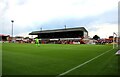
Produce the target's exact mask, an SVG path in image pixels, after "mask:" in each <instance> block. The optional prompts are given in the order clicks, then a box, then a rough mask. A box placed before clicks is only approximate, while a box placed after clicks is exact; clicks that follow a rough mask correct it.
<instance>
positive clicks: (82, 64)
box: [56, 49, 113, 77]
mask: <svg viewBox="0 0 120 77" xmlns="http://www.w3.org/2000/svg"><path fill="white" fill-rule="evenodd" d="M111 50H113V49H110V50H108V51H106V52H104V53H102V54H100V55H98V56H96V57H94V58H92V59H90V60H88V61H86V62H84V63H82V64H80V65H78V66H76V67H74V68H72V69H70V70H68V71H66V72H63V73H61V74H59V75H58V76H56V77H60V76H63V75H65V74H67V73H69V72H71V71H73V70H75V69H77V68H79V67H82V66H83V65H85V64H87V63H89V62H91V61H92V60H94V59H96V58H98V57H100V56H102V55H104V54H105V53H107V52H109V51H111Z"/></svg>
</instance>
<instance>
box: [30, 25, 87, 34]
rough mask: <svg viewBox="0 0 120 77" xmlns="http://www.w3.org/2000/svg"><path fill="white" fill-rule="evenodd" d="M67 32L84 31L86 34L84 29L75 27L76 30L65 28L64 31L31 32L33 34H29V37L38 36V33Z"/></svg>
mask: <svg viewBox="0 0 120 77" xmlns="http://www.w3.org/2000/svg"><path fill="white" fill-rule="evenodd" d="M68 31H84V32H88V31H87V30H86V29H85V28H84V27H76V28H66V29H55V30H43V31H33V32H31V33H29V35H38V34H40V33H55V32H68Z"/></svg>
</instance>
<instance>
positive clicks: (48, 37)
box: [29, 27, 88, 44]
mask: <svg viewBox="0 0 120 77" xmlns="http://www.w3.org/2000/svg"><path fill="white" fill-rule="evenodd" d="M29 35H38V38H39V39H40V42H41V43H55V44H56V43H57V44H61V43H62V44H72V43H76V44H80V43H82V44H83V43H84V41H83V39H84V38H87V37H88V31H87V30H86V29H85V28H84V27H77V28H65V29H56V30H43V31H33V32H31V33H29Z"/></svg>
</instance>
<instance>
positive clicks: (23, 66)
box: [2, 43, 118, 76]
mask: <svg viewBox="0 0 120 77" xmlns="http://www.w3.org/2000/svg"><path fill="white" fill-rule="evenodd" d="M110 49H112V45H65V44H40V46H39V47H38V46H36V45H35V44H15V43H4V44H3V45H2V60H3V61H2V63H3V66H2V73H3V75H56V76H57V75H59V74H61V73H64V72H65V71H68V70H70V69H72V68H74V67H76V66H78V65H80V64H82V63H84V62H86V61H88V60H90V59H92V58H94V57H96V56H98V55H100V54H102V53H104V52H106V51H108V50H110ZM116 50H117V49H113V50H111V51H109V52H107V53H105V54H104V55H102V56H100V57H98V58H96V59H94V60H92V61H90V62H89V63H87V64H85V65H83V66H82V67H80V68H77V69H75V70H73V71H71V72H69V73H67V74H66V75H117V74H118V56H116V55H115V53H116Z"/></svg>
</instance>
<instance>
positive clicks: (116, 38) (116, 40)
mask: <svg viewBox="0 0 120 77" xmlns="http://www.w3.org/2000/svg"><path fill="white" fill-rule="evenodd" d="M115 45H116V46H115ZM115 47H118V36H117V34H116V33H115V32H113V49H114V48H115Z"/></svg>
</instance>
